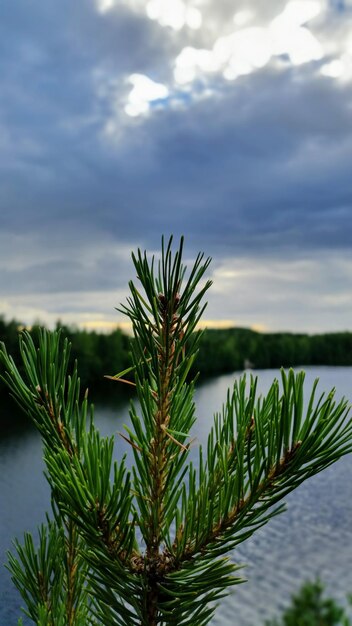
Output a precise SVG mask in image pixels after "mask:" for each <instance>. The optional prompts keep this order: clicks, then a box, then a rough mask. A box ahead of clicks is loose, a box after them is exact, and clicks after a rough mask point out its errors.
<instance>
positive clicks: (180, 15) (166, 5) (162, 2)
mask: <svg viewBox="0 0 352 626" xmlns="http://www.w3.org/2000/svg"><path fill="white" fill-rule="evenodd" d="M146 13H147V16H148V17H149V18H150V19H151V20H157V21H158V22H159V24H160V25H161V26H170V27H171V28H173V29H174V30H181V28H183V27H184V26H188V27H189V28H192V29H194V30H197V29H198V28H200V26H201V24H202V14H201V12H200V11H199V10H198V9H197V8H196V7H193V6H188V5H186V4H185V3H184V2H183V1H182V0H149V2H148V4H147V6H146Z"/></svg>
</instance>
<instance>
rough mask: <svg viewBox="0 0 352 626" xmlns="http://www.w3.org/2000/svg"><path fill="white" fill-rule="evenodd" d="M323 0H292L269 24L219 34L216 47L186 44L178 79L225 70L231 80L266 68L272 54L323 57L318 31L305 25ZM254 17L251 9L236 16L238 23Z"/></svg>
mask: <svg viewBox="0 0 352 626" xmlns="http://www.w3.org/2000/svg"><path fill="white" fill-rule="evenodd" d="M321 10H322V6H321V3H320V2H315V1H312V2H310V1H307V0H304V1H303V0H301V1H298V0H292V1H291V2H289V3H288V4H287V5H286V7H285V9H284V10H283V12H282V13H281V14H280V15H278V16H277V17H276V18H274V20H272V22H271V24H269V26H268V27H260V26H257V27H247V28H242V29H240V30H238V29H237V30H235V31H234V32H233V33H231V34H230V35H226V36H222V37H219V38H218V39H217V40H216V41H215V43H214V46H213V49H212V50H204V49H203V50H197V49H196V48H190V47H187V48H184V49H183V50H182V52H181V53H180V55H179V56H178V57H177V58H176V61H175V72H174V78H175V80H176V82H177V83H179V84H185V83H187V82H192V81H193V80H194V78H195V77H196V76H197V74H198V73H199V70H202V71H204V72H214V71H222V72H223V76H224V77H225V78H226V79H228V80H234V79H235V78H237V77H238V76H241V75H243V74H249V73H251V72H253V71H254V70H256V69H259V68H262V67H264V66H265V65H267V63H268V62H269V61H270V59H271V57H272V56H275V55H282V54H287V55H288V56H289V58H290V60H291V62H292V63H293V64H294V65H300V64H301V63H307V62H309V61H313V60H318V59H321V58H322V56H323V50H322V47H321V45H320V43H319V42H318V40H317V39H316V38H315V37H314V35H313V34H312V33H311V32H310V31H309V30H308V29H307V28H306V27H305V26H303V24H305V23H306V22H307V21H309V20H311V19H313V18H314V17H316V16H317V15H318V14H319V13H320V11H321ZM250 19H252V14H250V13H249V12H242V11H241V12H239V13H236V14H235V16H234V22H235V24H236V25H237V26H242V25H243V24H245V23H247V22H248V21H249V20H250Z"/></svg>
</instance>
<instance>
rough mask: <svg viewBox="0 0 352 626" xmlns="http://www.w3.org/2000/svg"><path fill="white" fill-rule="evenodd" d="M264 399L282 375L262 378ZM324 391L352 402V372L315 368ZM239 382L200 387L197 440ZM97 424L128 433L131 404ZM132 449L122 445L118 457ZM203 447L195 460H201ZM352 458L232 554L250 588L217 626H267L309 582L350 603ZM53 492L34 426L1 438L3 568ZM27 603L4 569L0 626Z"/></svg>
mask: <svg viewBox="0 0 352 626" xmlns="http://www.w3.org/2000/svg"><path fill="white" fill-rule="evenodd" d="M256 374H257V375H258V377H259V389H260V391H261V392H263V393H265V392H266V391H267V389H268V388H269V386H270V384H271V382H272V379H273V376H274V375H276V372H273V371H270V370H264V371H260V372H256ZM317 376H318V377H319V378H320V385H319V389H321V390H329V389H331V387H333V386H335V387H336V389H337V396H338V397H340V396H342V395H345V396H346V397H350V398H351V397H352V393H351V390H352V368H350V367H348V368H325V367H324V368H323V367H321V368H308V369H307V378H306V385H307V389H308V388H309V387H311V384H312V382H313V380H314V378H316V377H317ZM232 380H233V376H232V375H230V376H229V375H227V376H221V377H219V378H216V379H213V380H211V381H208V382H207V383H206V384H204V385H202V386H200V387H199V388H198V390H197V393H196V404H197V417H198V421H197V423H196V427H195V428H194V436H196V437H197V440H198V442H200V443H204V442H205V441H206V437H207V433H208V431H209V428H210V426H211V424H212V415H213V413H214V412H216V411H218V410H220V409H221V404H222V402H223V401H224V400H225V397H226V391H227V388H228V387H229V386H231V383H232ZM96 421H97V424H98V425H99V428H100V429H101V432H102V434H104V435H107V434H112V433H117V432H118V431H121V430H122V428H123V424H124V423H127V422H128V405H127V404H123V405H122V406H118V407H116V408H113V407H102V406H100V407H99V408H98V409H97V410H96ZM124 452H126V444H125V442H124V441H123V440H122V439H121V438H120V437H117V438H116V456H117V457H119V456H121V455H122V454H123V453H124ZM196 454H197V451H196V446H195V447H194V449H193V455H194V457H195V456H196ZM351 476H352V457H351V456H350V457H347V458H345V459H343V460H342V461H340V462H339V463H337V464H335V465H334V466H332V467H330V468H329V469H327V470H326V471H325V472H323V473H322V474H320V475H318V476H315V477H314V478H312V479H310V480H309V481H308V482H306V483H305V484H304V485H302V486H301V487H300V488H299V489H298V490H297V491H295V492H294V493H293V494H291V495H290V496H289V497H288V498H286V502H287V505H288V506H287V511H286V512H285V513H284V514H283V515H281V516H279V517H277V518H275V519H274V520H272V521H271V522H270V523H269V524H268V525H267V526H266V527H264V528H262V529H261V530H260V531H258V532H257V533H256V534H255V535H254V536H253V537H252V538H251V539H249V540H248V541H247V542H246V543H244V544H243V545H242V546H240V548H238V549H237V550H236V552H235V553H234V554H233V555H232V558H234V559H235V560H236V562H243V563H246V564H247V567H246V569H245V570H244V571H243V574H244V576H245V577H246V578H247V579H248V582H247V583H246V584H244V585H240V586H237V587H235V588H234V590H233V591H232V593H231V595H230V596H229V597H228V598H225V599H224V600H222V601H221V606H220V607H219V608H218V610H217V613H216V616H215V618H214V620H213V622H212V626H218V625H219V626H220V624H221V625H224V626H227V625H228V626H230V625H231V626H232V625H235V626H261V625H263V624H264V621H265V619H266V618H268V617H269V616H272V615H273V614H275V613H277V612H278V611H279V610H280V608H282V607H283V606H284V605H285V603H287V600H288V597H289V596H290V595H291V593H292V592H293V591H295V590H296V589H297V588H298V587H299V586H300V585H301V583H302V582H303V581H304V580H307V579H313V578H315V577H316V576H317V575H319V576H320V578H321V579H322V580H323V581H324V582H326V584H327V588H328V591H329V593H331V594H332V595H333V596H334V597H335V598H336V599H338V600H340V601H341V602H344V600H345V596H346V593H349V592H352V524H351V519H352V481H351ZM49 502H50V499H49V490H48V487H47V485H46V482H45V479H44V478H43V475H42V454H41V445H40V440H39V437H38V435H37V433H36V432H35V431H34V429H33V428H32V427H31V426H28V427H26V428H21V429H20V430H12V429H8V431H7V432H6V434H5V436H4V437H2V438H1V439H0V510H1V518H0V552H1V561H4V558H5V557H4V554H5V551H6V550H7V549H9V548H10V546H11V540H12V538H13V537H14V536H17V537H18V538H19V539H20V538H21V536H22V535H23V532H24V531H25V530H29V531H31V532H35V529H36V527H37V526H38V524H40V523H41V522H42V521H43V519H44V514H45V511H46V510H48V509H49V508H50V505H49ZM20 602H21V600H20V599H19V597H18V594H17V592H16V590H15V589H14V587H13V585H12V583H11V581H10V576H9V574H8V573H7V572H6V570H5V569H4V568H0V626H12V625H15V624H17V618H18V616H19V606H20Z"/></svg>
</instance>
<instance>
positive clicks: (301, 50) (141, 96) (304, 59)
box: [96, 0, 352, 117]
mask: <svg viewBox="0 0 352 626" xmlns="http://www.w3.org/2000/svg"><path fill="white" fill-rule="evenodd" d="M96 1H97V2H99V6H100V10H101V11H108V10H110V9H111V8H112V7H113V6H116V5H117V4H118V2H119V1H120V2H122V1H123V2H125V3H127V4H128V5H129V6H130V7H131V8H133V9H135V10H138V11H139V12H143V13H144V14H146V15H147V17H148V18H149V19H151V20H154V21H157V22H158V23H159V24H160V26H162V27H169V28H172V29H173V30H175V31H181V30H182V29H183V28H184V27H188V28H191V29H200V28H201V27H203V26H204V34H205V35H206V33H207V30H206V28H205V27H206V15H207V14H206V13H205V14H204V16H202V13H201V12H200V10H199V9H198V8H197V5H198V4H199V1H198V3H197V2H196V0H193V2H189V3H187V2H186V0H149V1H147V2H144V1H143V0H96ZM351 1H352V0H351ZM326 9H327V4H326V1H325V0H289V1H288V2H286V3H284V5H283V9H282V11H281V13H279V14H278V15H276V16H275V17H274V18H273V19H272V20H271V22H269V23H266V24H263V25H260V24H258V23H257V24H256V23H255V19H256V15H255V13H254V12H253V10H250V9H243V10H239V11H237V12H236V13H235V14H234V16H233V27H232V32H228V30H227V31H225V30H223V31H222V32H221V30H220V31H219V33H218V36H217V38H215V40H214V38H213V40H212V47H209V48H207V47H202V48H197V47H195V46H192V45H186V46H185V47H183V48H180V49H179V50H180V51H179V53H178V55H177V56H176V58H175V59H174V60H173V77H172V79H171V80H170V82H169V83H168V85H165V84H161V83H158V82H154V81H153V80H151V79H150V78H148V77H147V76H145V75H142V74H132V75H131V76H130V77H129V79H128V80H129V81H130V82H131V83H132V85H133V88H132V91H131V92H130V94H129V96H128V100H127V103H126V102H125V103H124V110H125V113H126V114H127V115H129V116H131V117H137V116H139V115H145V114H147V113H149V112H150V110H151V109H152V108H154V109H155V108H157V107H158V106H159V108H160V107H163V106H177V104H178V103H179V102H180V93H186V92H187V93H188V94H191V95H192V96H194V97H195V98H196V97H197V94H199V90H198V91H196V90H194V89H193V84H194V83H195V81H197V80H198V81H201V82H200V84H201V85H202V84H203V86H204V93H203V96H204V97H205V95H206V94H208V96H209V95H211V94H214V89H213V88H212V85H211V83H210V77H211V75H213V76H214V75H215V74H217V75H218V76H219V77H221V76H222V77H223V78H225V79H226V80H228V81H233V80H236V79H237V78H239V77H240V76H243V75H245V74H251V73H252V72H255V71H257V70H259V69H261V68H263V67H265V66H266V65H268V64H269V63H270V61H271V60H272V59H275V58H276V59H279V60H280V59H281V60H283V62H284V63H286V64H287V63H290V64H291V65H293V66H300V65H302V64H305V63H310V62H312V61H319V60H321V59H323V58H324V54H325V55H329V54H330V53H329V51H328V49H326V42H325V44H324V40H323V41H322V42H320V41H319V40H318V38H317V37H316V36H315V34H313V32H312V30H311V29H310V28H308V25H307V24H308V22H310V21H311V20H314V19H315V18H317V17H319V16H320V15H321V14H322V12H324V11H325V10H326ZM208 17H209V16H208ZM224 29H225V26H224ZM225 33H226V34H225ZM208 35H209V33H208ZM323 44H324V45H323ZM346 45H347V42H345V46H346ZM324 46H325V48H324ZM351 46H352V44H351ZM334 56H335V58H333V59H331V56H330V58H329V56H327V58H326V62H325V64H322V66H321V68H320V69H319V67H317V68H316V69H315V71H317V72H319V71H320V73H321V74H323V75H325V76H327V77H330V78H332V79H348V78H352V69H351V71H350V70H349V68H350V67H352V59H351V54H350V53H349V52H348V51H347V50H346V52H344V50H341V51H340V55H338V54H337V55H336V53H335V55H334ZM204 79H206V82H204ZM202 81H203V83H202ZM198 84H199V83H198ZM215 90H216V88H215ZM157 101H159V102H157Z"/></svg>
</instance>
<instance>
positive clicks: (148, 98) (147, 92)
mask: <svg viewBox="0 0 352 626" xmlns="http://www.w3.org/2000/svg"><path fill="white" fill-rule="evenodd" d="M128 80H129V82H130V83H132V85H133V89H132V91H131V92H130V94H129V96H128V103H127V104H126V106H125V112H126V113H127V115H130V116H131V117H136V116H137V115H141V114H142V113H147V112H148V111H149V109H150V104H151V103H152V102H155V101H157V100H163V99H165V98H167V97H168V95H169V90H168V88H167V87H166V86H165V85H163V84H162V83H156V82H154V81H153V80H151V79H150V78H148V76H144V74H131V76H130V77H129V79H128Z"/></svg>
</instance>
